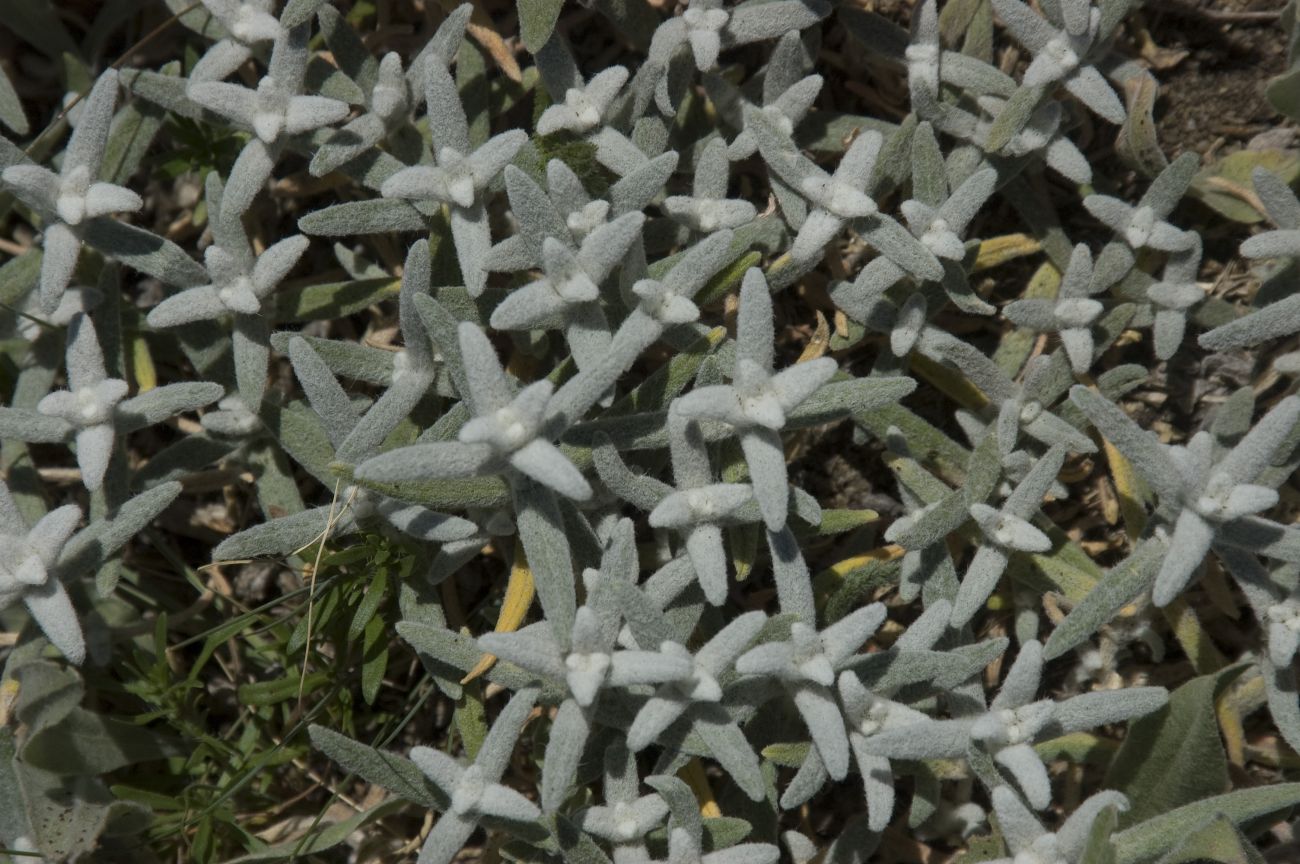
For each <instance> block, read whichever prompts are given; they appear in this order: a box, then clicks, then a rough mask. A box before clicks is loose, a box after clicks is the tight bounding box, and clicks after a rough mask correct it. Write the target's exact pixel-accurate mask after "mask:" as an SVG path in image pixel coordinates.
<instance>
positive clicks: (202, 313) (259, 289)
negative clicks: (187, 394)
mask: <svg viewBox="0 0 1300 864" xmlns="http://www.w3.org/2000/svg"><path fill="white" fill-rule="evenodd" d="M222 192H223V189H222V186H221V179H220V178H219V177H217V176H216V174H215V173H213V174H209V175H208V182H207V204H208V218H209V220H210V221H211V223H212V231H213V243H212V245H211V246H209V247H208V248H207V249H205V250H204V252H203V260H204V266H205V269H206V270H207V273H208V278H209V279H211V282H210V283H209V284H207V285H200V286H196V287H194V288H186V289H184V290H182V291H179V292H177V293H176V294H173V295H171V296H170V297H167V298H165V299H164V300H163V301H162V302H161V303H159V304H158V305H157V306H155V307H154V308H153V309H151V310H149V315H148V317H147V318H146V320H147V321H148V323H149V326H151V327H160V328H161V327H175V326H178V325H181V324H190V323H193V322H195V321H216V320H220V319H223V318H225V317H227V316H230V317H231V318H233V321H234V331H233V333H232V337H231V338H232V342H233V345H234V357H235V377H236V379H237V381H238V385H239V395H240V398H242V399H243V400H244V404H245V405H246V406H247V407H248V408H249V409H250V410H252V411H256V410H257V409H258V408H259V407H260V406H261V404H262V394H263V393H264V392H265V388H266V376H267V369H268V366H269V364H270V359H271V344H270V338H271V336H270V327H269V326H268V324H267V317H268V316H267V311H268V310H265V309H263V308H262V304H263V303H265V302H266V300H267V299H268V298H269V297H270V295H271V293H272V292H274V291H275V290H276V288H278V287H279V285H280V283H281V282H282V281H283V280H284V277H285V276H286V275H288V273H289V271H290V270H292V269H293V268H294V265H296V264H297V263H298V260H299V259H300V258H302V255H303V253H304V252H306V251H307V246H308V244H309V243H310V241H309V240H308V239H307V238H306V237H303V236H302V235H301V234H298V235H294V236H292V237H286V238H284V239H283V240H280V241H278V242H277V243H275V244H273V245H271V246H270V247H268V248H267V249H266V250H265V251H264V252H262V253H261V254H260V255H257V254H254V253H253V247H252V244H251V243H250V242H249V239H248V237H247V235H246V234H245V232H244V226H243V223H242V222H241V221H240V219H239V214H237V213H236V214H230V213H226V212H225V211H223V208H222Z"/></svg>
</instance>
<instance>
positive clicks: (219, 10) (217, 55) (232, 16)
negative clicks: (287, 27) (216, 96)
mask: <svg viewBox="0 0 1300 864" xmlns="http://www.w3.org/2000/svg"><path fill="white" fill-rule="evenodd" d="M202 2H203V6H204V7H205V8H206V9H207V11H208V13H209V14H211V15H212V17H213V18H215V19H217V21H218V22H219V23H220V24H221V26H222V27H223V28H225V31H226V34H225V36H224V37H223V38H221V39H218V40H217V41H216V42H213V43H212V44H211V45H209V46H208V50H207V51H206V52H204V54H203V56H202V57H200V58H199V61H198V62H197V63H195V64H194V69H193V70H192V71H191V72H190V77H191V79H192V80H194V81H220V80H222V79H223V78H227V77H229V76H230V75H231V74H232V73H234V72H235V70H237V69H238V68H239V67H240V66H243V65H244V63H246V62H248V59H249V58H250V57H252V56H253V50H254V48H256V46H257V45H259V44H261V43H263V42H271V41H274V40H275V39H276V37H278V36H279V35H280V29H281V28H280V22H279V20H278V19H277V18H276V17H275V15H274V13H273V12H272V10H273V9H274V7H275V3H274V2H273V0H202Z"/></svg>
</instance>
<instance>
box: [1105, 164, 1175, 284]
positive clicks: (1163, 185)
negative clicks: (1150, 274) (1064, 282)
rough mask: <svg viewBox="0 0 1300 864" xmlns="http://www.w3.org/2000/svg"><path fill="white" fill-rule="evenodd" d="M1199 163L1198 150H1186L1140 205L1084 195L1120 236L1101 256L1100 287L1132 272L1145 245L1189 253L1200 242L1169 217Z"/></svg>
mask: <svg viewBox="0 0 1300 864" xmlns="http://www.w3.org/2000/svg"><path fill="white" fill-rule="evenodd" d="M1199 164H1200V160H1199V159H1197V157H1196V154H1194V153H1185V154H1183V155H1182V156H1181V157H1179V158H1178V159H1176V160H1174V161H1173V162H1171V163H1170V164H1169V166H1168V167H1166V168H1165V169H1164V170H1163V171H1161V172H1160V174H1159V175H1158V176H1157V177H1156V178H1155V179H1154V180H1152V181H1151V185H1150V186H1149V187H1148V188H1147V191H1146V194H1144V195H1143V196H1142V198H1141V200H1140V201H1138V203H1137V204H1136V205H1132V204H1128V203H1127V202H1125V201H1121V200H1120V199H1118V198H1113V197H1111V196H1109V195H1089V196H1088V197H1086V198H1084V199H1083V206H1084V207H1086V208H1087V209H1088V212H1089V213H1091V214H1092V215H1093V216H1094V217H1096V218H1097V219H1098V220H1099V221H1101V222H1103V223H1105V225H1106V226H1107V227H1109V228H1110V229H1111V230H1112V231H1114V232H1115V233H1116V234H1117V235H1118V238H1119V239H1118V241H1117V242H1113V243H1110V244H1108V245H1107V246H1106V248H1105V249H1104V250H1103V251H1102V253H1101V255H1100V256H1099V260H1098V262H1097V272H1096V273H1095V274H1094V279H1095V280H1096V281H1099V282H1101V285H1100V286H1098V290H1099V289H1100V288H1102V287H1107V286H1109V285H1110V284H1112V283H1114V282H1115V281H1117V280H1118V279H1120V278H1121V277H1123V276H1124V275H1125V274H1126V273H1128V271H1129V270H1130V269H1131V268H1132V267H1133V263H1134V258H1133V256H1134V254H1135V253H1136V252H1138V251H1140V250H1142V249H1152V250H1155V251H1158V252H1169V253H1186V252H1189V251H1190V250H1191V249H1193V248H1194V247H1195V246H1196V245H1197V244H1198V240H1197V237H1196V235H1195V234H1193V233H1192V232H1190V231H1184V230H1182V229H1181V228H1177V227H1175V226H1174V225H1171V224H1170V223H1169V222H1168V221H1166V220H1167V219H1168V218H1169V214H1171V213H1172V212H1173V210H1174V207H1176V206H1177V205H1178V202H1179V201H1181V200H1182V198H1183V195H1184V194H1186V192H1187V188H1188V186H1189V185H1190V184H1191V182H1192V177H1193V175H1194V174H1195V172H1196V169H1197V167H1198V165H1199Z"/></svg>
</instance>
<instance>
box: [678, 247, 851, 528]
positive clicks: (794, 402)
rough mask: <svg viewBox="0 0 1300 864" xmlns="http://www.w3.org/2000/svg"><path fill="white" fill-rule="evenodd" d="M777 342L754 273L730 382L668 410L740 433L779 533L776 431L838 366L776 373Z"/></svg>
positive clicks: (781, 462) (767, 518) (781, 455)
mask: <svg viewBox="0 0 1300 864" xmlns="http://www.w3.org/2000/svg"><path fill="white" fill-rule="evenodd" d="M774 338H775V337H774V334H773V331H772V298H771V294H770V293H769V291H768V287H767V280H766V279H764V278H763V273H762V271H760V270H758V269H751V270H749V271H748V272H746V273H745V277H744V281H743V283H742V286H741V289H740V312H739V315H738V318H737V323H736V365H735V368H734V370H733V372H732V374H731V381H732V383H731V384H728V385H713V386H711V387H700V388H698V389H695V390H692V391H691V392H690V393H688V394H687V395H685V396H681V397H679V398H678V399H676V400H675V401H674V402H673V404H672V408H671V409H670V410H671V411H675V412H677V413H678V414H679V415H681V416H683V417H690V418H696V419H709V420H718V421H720V422H723V423H726V424H728V425H729V426H731V427H732V428H733V429H734V430H735V431H736V434H737V437H738V438H739V439H740V446H741V449H742V450H744V453H745V462H746V463H747V464H748V465H749V474H750V478H751V482H752V484H753V488H754V497H755V499H756V500H757V501H758V507H759V510H760V511H762V513H763V521H764V522H765V523H766V524H767V527H768V530H770V531H779V530H781V528H782V527H784V526H785V519H786V513H787V502H788V500H789V491H788V488H787V483H786V479H785V451H784V449H783V448H782V444H781V437H780V435H779V434H778V433H779V432H780V430H781V429H782V428H783V427H784V426H785V424H786V416H787V415H788V414H789V413H790V411H792V410H793V409H794V408H796V407H797V406H798V405H799V404H800V403H801V402H803V401H804V400H805V399H807V398H808V397H810V396H812V395H813V394H814V393H815V392H816V391H817V389H818V388H819V387H821V386H822V385H823V384H825V383H826V382H827V381H829V380H830V379H831V376H833V375H834V374H835V371H836V368H837V367H836V364H835V361H834V360H832V359H831V358H829V357H821V358H818V359H816V360H809V361H807V362H805V363H797V364H795V365H794V366H791V367H790V368H788V369H784V370H782V371H781V372H779V373H774V372H773V371H772V364H773V361H774V356H773V352H774V350H775V346H774V345H773V340H774Z"/></svg>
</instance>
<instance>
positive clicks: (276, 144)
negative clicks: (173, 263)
mask: <svg viewBox="0 0 1300 864" xmlns="http://www.w3.org/2000/svg"><path fill="white" fill-rule="evenodd" d="M310 30H311V28H310V25H308V24H301V25H299V26H297V27H293V28H281V29H280V32H279V34H278V35H277V36H276V38H275V45H274V47H273V49H272V50H271V58H270V61H269V63H268V65H267V69H266V74H265V75H263V76H262V78H261V79H260V80H259V81H258V82H257V86H256V87H255V88H249V87H243V86H241V85H238V84H230V83H228V82H225V81H212V80H199V81H195V80H192V79H191V80H190V82H189V84H188V86H187V88H186V91H185V92H186V95H187V96H188V97H189V98H190V99H191V100H193V101H194V102H195V103H197V104H198V105H200V106H202V107H203V108H206V109H208V110H209V111H212V112H215V113H216V114H219V115H221V116H222V117H225V118H226V119H227V120H228V121H229V122H230V123H232V124H234V125H235V126H237V127H238V128H241V129H246V130H248V131H250V132H252V133H253V137H252V138H251V139H250V140H249V141H248V143H247V144H245V145H244V147H243V149H241V150H240V153H239V158H237V159H236V160H235V164H234V165H233V166H232V167H231V169H230V176H229V178H227V180H226V184H225V185H226V188H225V192H224V195H223V198H222V204H223V206H224V212H225V214H226V216H225V218H227V219H231V218H234V217H235V216H237V215H238V214H242V213H243V212H244V211H246V210H247V209H248V208H249V206H250V205H251V204H252V202H253V198H254V197H255V196H256V195H257V193H258V191H260V190H261V188H262V185H263V184H264V183H265V182H266V181H267V179H268V178H269V177H270V176H271V172H272V170H273V169H274V167H275V162H276V160H277V159H278V158H279V156H280V153H281V152H282V150H283V148H284V144H285V142H286V140H287V139H288V138H290V137H292V136H294V135H301V134H303V133H305V132H310V131H312V130H314V129H319V128H321V127H324V126H332V125H334V124H335V123H338V122H339V121H341V120H343V118H345V117H347V116H348V113H349V110H350V109H349V108H348V105H347V103H345V102H341V101H339V100H337V99H332V98H330V97H327V96H316V95H312V94H307V93H303V92H302V89H303V86H304V81H305V77H306V73H307V62H308V59H309V52H308V48H307V41H308V39H309V38H310Z"/></svg>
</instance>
